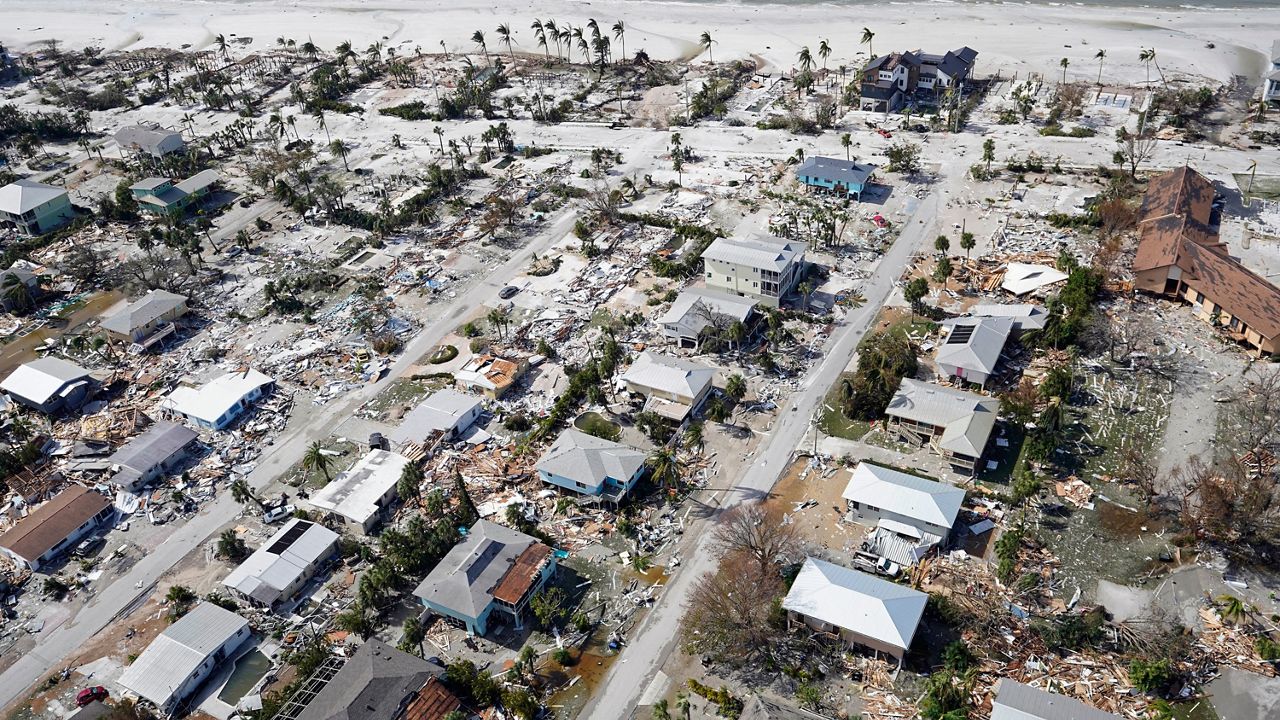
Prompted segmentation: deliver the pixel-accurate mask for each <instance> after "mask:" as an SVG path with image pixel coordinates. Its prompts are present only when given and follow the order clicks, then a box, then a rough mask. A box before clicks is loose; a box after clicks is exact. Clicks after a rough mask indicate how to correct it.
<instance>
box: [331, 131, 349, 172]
mask: <svg viewBox="0 0 1280 720" xmlns="http://www.w3.org/2000/svg"><path fill="white" fill-rule="evenodd" d="M350 149H351V148H349V147H347V144H346V143H344V142H342V138H338V139H337V140H334V141H333V142H331V143H329V152H331V153H333V154H334V155H337V156H338V157H340V158H342V167H343V169H345V170H346V171H347V172H351V166H350V165H348V164H347V152H348V151H349V150H350Z"/></svg>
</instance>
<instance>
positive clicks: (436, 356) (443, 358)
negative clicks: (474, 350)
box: [427, 345, 458, 365]
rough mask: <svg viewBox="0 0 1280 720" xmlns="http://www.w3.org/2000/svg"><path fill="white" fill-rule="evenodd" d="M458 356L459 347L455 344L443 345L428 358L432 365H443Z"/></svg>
mask: <svg viewBox="0 0 1280 720" xmlns="http://www.w3.org/2000/svg"><path fill="white" fill-rule="evenodd" d="M456 357H458V348H456V347H454V346H453V345H441V346H440V347H439V348H437V349H436V351H435V352H433V353H431V356H430V357H428V358H427V362H429V363H431V364H432V365H443V364H444V363H447V362H449V361H450V360H452V359H454V358H456Z"/></svg>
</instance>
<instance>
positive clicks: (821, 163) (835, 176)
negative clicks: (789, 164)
mask: <svg viewBox="0 0 1280 720" xmlns="http://www.w3.org/2000/svg"><path fill="white" fill-rule="evenodd" d="M875 171H876V166H875V165H872V164H870V163H859V162H854V161H852V160H841V159H840V158H833V157H823V156H821V155H810V156H809V157H806V158H805V159H804V162H802V163H800V164H799V165H797V166H796V169H795V173H796V179H797V180H799V181H800V182H801V183H802V184H804V185H805V186H806V187H809V188H811V189H817V190H819V191H822V192H830V193H835V194H837V195H843V196H845V197H851V198H854V199H856V200H861V199H862V193H863V191H864V190H866V188H867V185H869V184H870V183H871V175H872V173H874V172H875Z"/></svg>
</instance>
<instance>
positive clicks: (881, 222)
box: [871, 214, 889, 228]
mask: <svg viewBox="0 0 1280 720" xmlns="http://www.w3.org/2000/svg"><path fill="white" fill-rule="evenodd" d="M871 222H873V223H875V224H876V227H879V228H887V227H889V221H888V220H885V219H884V216H883V215H880V214H876V215H872V216H871Z"/></svg>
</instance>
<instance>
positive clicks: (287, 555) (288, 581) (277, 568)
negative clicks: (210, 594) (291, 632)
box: [222, 518, 338, 612]
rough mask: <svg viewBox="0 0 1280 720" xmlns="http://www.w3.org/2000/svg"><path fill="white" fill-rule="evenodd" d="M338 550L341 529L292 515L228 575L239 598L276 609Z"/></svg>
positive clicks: (229, 586)
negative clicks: (337, 530)
mask: <svg viewBox="0 0 1280 720" xmlns="http://www.w3.org/2000/svg"><path fill="white" fill-rule="evenodd" d="M337 553H338V533H336V532H334V531H332V530H330V529H329V528H327V527H325V526H323V525H320V524H318V523H314V522H311V521H310V520H302V519H301V518H293V519H291V520H290V521H289V522H287V523H285V525H284V527H282V528H280V529H279V530H278V531H276V534H275V535H272V536H271V538H270V539H268V540H267V541H266V542H265V543H263V544H262V547H260V548H258V549H257V550H254V551H253V554H252V555H250V556H249V557H247V558H245V560H244V562H242V563H240V564H239V565H237V566H236V569H234V570H232V571H231V574H229V575H227V577H226V579H224V580H223V581H222V584H223V585H224V586H226V588H227V590H229V591H230V593H231V594H232V595H234V596H235V597H236V598H237V599H239V600H241V601H243V602H246V603H248V604H250V605H253V606H254V607H259V608H262V609H264V610H270V611H273V612H274V611H275V610H277V609H279V608H281V607H282V606H284V605H287V604H288V603H289V602H290V601H292V600H293V599H294V598H295V597H297V595H298V593H299V592H300V591H301V590H302V589H303V588H304V587H305V586H306V584H307V583H308V582H310V581H311V578H313V577H315V576H316V574H317V573H319V572H320V571H321V570H322V569H323V568H324V567H325V565H327V564H328V562H329V561H330V560H331V559H333V558H334V557H335V556H336V555H337Z"/></svg>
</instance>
